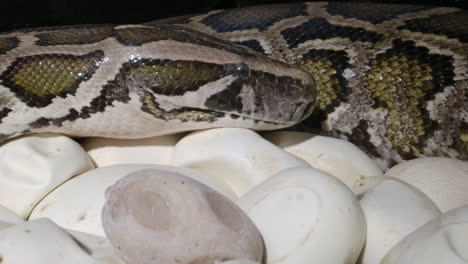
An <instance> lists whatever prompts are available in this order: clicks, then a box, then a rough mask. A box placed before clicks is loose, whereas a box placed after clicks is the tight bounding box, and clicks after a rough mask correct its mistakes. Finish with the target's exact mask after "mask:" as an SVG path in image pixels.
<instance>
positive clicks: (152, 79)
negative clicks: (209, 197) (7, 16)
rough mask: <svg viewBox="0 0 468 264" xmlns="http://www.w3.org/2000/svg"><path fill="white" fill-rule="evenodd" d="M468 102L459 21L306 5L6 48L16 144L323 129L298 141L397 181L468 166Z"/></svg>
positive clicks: (48, 32) (3, 102) (6, 38)
mask: <svg viewBox="0 0 468 264" xmlns="http://www.w3.org/2000/svg"><path fill="white" fill-rule="evenodd" d="M233 43H234V44H236V45H234V44H233ZM245 47H247V48H245ZM467 91H468V11H464V10H460V9H456V8H443V7H426V6H410V5H386V4H370V3H346V2H329V3H327V2H315V3H296V4H283V5H272V6H257V7H247V8H239V9H232V10H218V11H212V12H209V13H205V14H200V15H191V16H184V17H176V18H171V19H165V20H159V21H154V22H150V23H145V24H141V25H124V26H112V25H99V26H93V25H87V26H79V27H58V28H43V29H31V30H24V31H21V32H10V33H5V34H3V35H0V138H2V139H8V138H12V137H16V136H18V135H22V134H27V133H36V132H58V133H64V134H68V135H72V136H105V137H118V138H137V137H148V136H154V135H162V134H168V133H175V132H179V131H187V130H195V129H203V128H210V127H246V128H252V129H256V130H267V129H277V128H283V127H287V126H291V125H294V124H296V123H299V122H301V121H302V120H304V119H305V118H306V117H307V116H309V115H310V116H309V117H308V118H307V119H305V120H304V121H303V122H301V123H300V124H299V125H296V126H294V127H293V129H294V130H306V131H317V130H320V133H323V134H326V135H331V136H335V137H340V138H344V139H347V140H349V141H351V142H353V143H355V144H356V145H358V146H359V147H361V148H362V149H364V150H365V151H366V152H367V153H368V154H370V155H371V156H373V157H375V158H376V159H378V160H380V161H382V163H381V164H382V165H383V167H388V166H390V165H392V164H394V163H396V162H401V161H402V160H406V159H411V158H415V157H419V156H445V157H453V158H459V159H463V160H467V159H468V92H467ZM314 107H315V109H314ZM312 110H313V111H312ZM311 112H312V113H311Z"/></svg>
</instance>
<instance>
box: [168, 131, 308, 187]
mask: <svg viewBox="0 0 468 264" xmlns="http://www.w3.org/2000/svg"><path fill="white" fill-rule="evenodd" d="M171 164H172V165H175V166H183V167H189V168H193V169H196V170H200V171H203V172H205V173H206V174H209V175H211V176H213V177H216V178H218V179H220V180H221V181H224V182H226V183H227V184H228V185H229V186H231V188H232V189H233V190H234V192H235V193H236V194H237V195H239V196H241V195H242V194H244V193H245V192H247V191H248V190H249V189H251V188H252V187H253V186H255V185H257V184H258V183H260V182H262V181H263V180H265V179H266V178H268V177H269V176H271V175H273V174H274V173H277V172H279V171H281V170H284V169H287V168H293V167H310V166H309V165H308V164H307V162H305V161H304V160H302V159H300V158H298V157H296V156H294V155H292V154H290V153H287V152H286V151H284V150H282V149H280V148H278V147H276V146H275V145H273V144H271V143H270V142H268V141H267V140H265V139H263V138H262V137H260V136H259V135H258V134H257V133H255V132H253V131H251V130H248V129H242V128H219V129H210V130H205V131H200V132H194V133H191V134H189V135H187V136H185V137H184V138H182V139H181V140H180V141H179V142H178V143H177V144H176V146H175V148H174V151H173V153H172V161H171Z"/></svg>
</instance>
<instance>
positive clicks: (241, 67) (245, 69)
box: [236, 62, 250, 79]
mask: <svg viewBox="0 0 468 264" xmlns="http://www.w3.org/2000/svg"><path fill="white" fill-rule="evenodd" d="M236 73H237V75H239V77H241V78H242V79H245V78H247V77H249V74H250V69H249V66H247V64H245V63H243V62H241V63H238V64H236Z"/></svg>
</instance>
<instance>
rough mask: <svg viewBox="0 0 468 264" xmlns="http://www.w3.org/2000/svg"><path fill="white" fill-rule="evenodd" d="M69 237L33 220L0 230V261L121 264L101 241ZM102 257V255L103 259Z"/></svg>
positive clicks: (48, 223)
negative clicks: (99, 244) (105, 248)
mask: <svg viewBox="0 0 468 264" xmlns="http://www.w3.org/2000/svg"><path fill="white" fill-rule="evenodd" d="M83 238H84V237H83V236H80V237H77V238H75V237H73V235H71V234H69V233H67V232H66V231H65V230H64V229H62V228H61V227H59V226H57V225H56V224H55V223H54V222H52V221H50V220H49V219H45V218H44V219H37V220H34V221H27V222H23V223H21V224H17V225H13V226H11V227H9V228H6V229H2V230H0V259H1V261H2V263H8V264H31V263H34V264H51V263H67V264H108V263H112V264H124V263H123V262H122V261H120V260H119V258H118V257H117V256H116V255H115V254H114V253H113V252H112V251H111V250H110V249H111V248H110V247H107V250H103V247H105V245H101V246H99V247H98V248H100V250H96V251H95V250H94V249H96V246H97V244H98V243H101V244H102V243H105V240H104V239H102V238H101V239H100V242H99V241H95V242H94V243H89V242H90V238H87V239H86V240H83ZM103 253H105V254H104V255H103Z"/></svg>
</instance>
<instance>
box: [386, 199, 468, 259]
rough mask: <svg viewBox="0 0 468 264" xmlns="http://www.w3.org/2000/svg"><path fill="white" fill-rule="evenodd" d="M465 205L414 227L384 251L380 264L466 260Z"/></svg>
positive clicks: (467, 227)
mask: <svg viewBox="0 0 468 264" xmlns="http://www.w3.org/2000/svg"><path fill="white" fill-rule="evenodd" d="M467 241H468V206H463V207H459V208H456V209H453V210H450V211H448V212H446V213H444V214H443V215H441V216H439V217H437V218H435V219H433V220H432V221H430V222H429V223H427V224H425V225H424V226H422V227H420V228H418V229H417V230H416V231H414V232H413V233H411V234H409V235H408V236H407V237H405V238H404V239H403V240H401V241H400V242H399V243H398V244H397V245H396V246H395V247H393V248H392V250H390V252H388V254H387V255H386V256H385V257H384V259H383V260H382V262H380V263H381V264H396V263H398V264H441V263H447V264H448V263H450V264H466V263H468V243H467Z"/></svg>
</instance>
